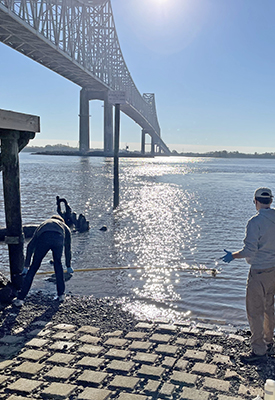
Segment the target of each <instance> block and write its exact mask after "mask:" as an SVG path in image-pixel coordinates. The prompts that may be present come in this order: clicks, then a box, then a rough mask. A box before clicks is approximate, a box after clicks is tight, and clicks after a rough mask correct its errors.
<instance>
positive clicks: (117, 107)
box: [114, 104, 120, 208]
mask: <svg viewBox="0 0 275 400" xmlns="http://www.w3.org/2000/svg"><path fill="white" fill-rule="evenodd" d="M119 126H120V104H116V105H115V148H114V208H117V207H118V205H119V169H118V153H119Z"/></svg>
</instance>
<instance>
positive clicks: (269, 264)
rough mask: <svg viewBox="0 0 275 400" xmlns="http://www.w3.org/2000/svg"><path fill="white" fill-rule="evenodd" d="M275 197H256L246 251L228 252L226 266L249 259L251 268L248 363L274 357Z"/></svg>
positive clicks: (262, 192) (265, 192)
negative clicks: (238, 260) (240, 259)
mask: <svg viewBox="0 0 275 400" xmlns="http://www.w3.org/2000/svg"><path fill="white" fill-rule="evenodd" d="M272 199H273V195H272V192H271V190H270V189H268V188H263V187H262V188H259V189H257V190H256V191H255V193H254V200H253V202H254V204H255V206H256V210H257V214H256V215H254V216H253V217H252V218H251V219H250V220H249V221H248V223H247V226H246V235H245V238H244V247H243V248H242V249H241V250H239V251H236V252H233V253H232V252H230V251H227V250H225V252H226V255H225V256H224V257H222V260H223V261H224V262H227V263H229V262H231V261H232V260H234V259H236V258H245V259H246V261H247V262H248V264H250V271H249V275H248V280H247V286H246V312H247V319H248V322H249V325H250V330H251V347H252V351H251V352H250V353H249V354H246V355H242V356H241V360H242V362H244V363H253V362H257V361H265V360H266V357H267V355H268V354H274V348H273V332H274V326H275V318H274V295H275V209H274V208H270V205H271V203H272Z"/></svg>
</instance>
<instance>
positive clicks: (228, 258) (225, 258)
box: [221, 249, 234, 263]
mask: <svg viewBox="0 0 275 400" xmlns="http://www.w3.org/2000/svg"><path fill="white" fill-rule="evenodd" d="M224 251H225V252H226V255H225V256H223V257H222V258H221V259H222V260H223V262H226V263H230V262H231V261H232V260H234V257H233V256H232V253H231V251H227V250H225V249H224Z"/></svg>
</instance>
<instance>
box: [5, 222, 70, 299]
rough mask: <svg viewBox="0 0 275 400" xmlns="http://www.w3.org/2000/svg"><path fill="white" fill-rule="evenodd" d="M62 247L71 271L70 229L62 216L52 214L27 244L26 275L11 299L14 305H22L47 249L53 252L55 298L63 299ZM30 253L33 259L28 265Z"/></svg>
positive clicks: (68, 269)
mask: <svg viewBox="0 0 275 400" xmlns="http://www.w3.org/2000/svg"><path fill="white" fill-rule="evenodd" d="M63 247H64V248H65V263H66V267H67V271H68V272H73V269H72V268H71V231H70V229H69V228H68V226H67V225H66V224H65V222H64V219H63V218H62V217H60V216H59V215H53V216H52V217H51V218H50V219H47V220H46V221H44V222H43V223H42V224H41V225H40V226H39V227H38V228H37V229H36V231H35V232H34V235H33V237H32V239H31V241H30V242H29V244H28V246H27V254H26V260H25V268H24V271H23V274H26V277H25V279H24V282H23V286H22V289H21V290H20V292H19V293H18V296H17V299H15V300H14V301H13V303H14V305H16V306H17V307H20V306H22V305H23V303H24V301H23V300H24V299H25V297H26V296H27V294H28V292H29V290H30V288H31V285H32V281H33V278H34V276H35V274H36V272H37V271H38V269H39V267H40V265H41V262H42V260H43V258H44V257H45V256H46V254H47V253H48V251H49V250H51V251H52V254H53V262H54V272H55V276H56V286H57V299H59V301H63V300H64V292H65V283H64V274H63V268H62V262H61V258H62V253H63ZM32 255H33V259H32V263H31V265H30V262H31V258H32Z"/></svg>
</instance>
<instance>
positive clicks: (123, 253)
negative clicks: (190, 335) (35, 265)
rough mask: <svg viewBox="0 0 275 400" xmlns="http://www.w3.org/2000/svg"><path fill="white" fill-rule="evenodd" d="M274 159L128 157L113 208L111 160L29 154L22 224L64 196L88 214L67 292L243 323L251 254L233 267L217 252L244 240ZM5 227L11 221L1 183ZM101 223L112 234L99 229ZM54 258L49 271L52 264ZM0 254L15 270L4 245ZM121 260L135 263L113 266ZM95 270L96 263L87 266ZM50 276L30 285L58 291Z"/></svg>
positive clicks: (140, 310)
mask: <svg viewBox="0 0 275 400" xmlns="http://www.w3.org/2000/svg"><path fill="white" fill-rule="evenodd" d="M274 164H275V161H273V160H268V159H265V160H259V159H214V158H185V157H181V158H179V157H170V158H166V157H159V158H155V159H138V158H136V159H135V158H121V159H120V206H119V208H118V209H117V210H116V211H115V212H114V211H113V209H112V202H113V194H112V190H113V162H112V159H109V158H106V159H105V158H97V157H89V158H88V157H87V158H86V157H67V156H39V155H31V154H28V153H22V154H20V177H21V178H20V179H21V202H22V216H23V224H28V223H30V224H32V223H40V222H42V221H43V220H44V219H46V218H48V217H49V216H51V215H52V214H54V213H56V196H57V195H59V196H60V197H65V198H66V199H67V200H68V201H69V203H70V205H71V207H72V209H73V211H75V212H77V214H79V213H84V214H85V216H86V218H87V219H88V220H89V221H90V227H91V229H90V230H89V232H86V233H82V234H79V233H73V236H72V252H73V258H72V266H73V267H74V268H75V269H81V270H82V271H79V272H77V271H76V272H75V274H74V275H73V277H72V278H71V279H70V280H69V281H68V282H66V291H67V293H71V294H76V295H91V296H95V297H105V296H107V297H116V298H120V299H121V301H122V302H123V304H124V307H125V308H126V309H128V310H130V311H132V312H134V313H135V314H136V315H137V316H138V317H146V316H147V317H150V318H151V317H153V318H159V319H163V318H167V319H168V320H170V321H175V320H180V319H187V318H191V319H195V320H203V321H207V322H214V323H217V324H224V323H226V324H232V325H233V326H239V327H243V326H246V325H247V322H246V315H245V285H246V276H247V272H248V265H247V264H246V263H245V261H244V260H238V261H233V262H232V263H230V264H229V265H227V264H226V265H225V264H224V263H222V262H221V261H220V260H219V257H221V256H222V255H223V254H224V252H223V249H224V248H226V249H228V250H238V249H240V248H241V247H242V240H243V236H244V231H245V225H246V222H247V220H248V219H249V218H250V217H251V216H252V215H253V214H254V213H255V209H254V205H253V203H252V200H253V193H254V190H255V189H256V188H257V187H259V186H268V187H271V188H272V189H273V191H275V169H274ZM0 225H1V226H4V225H5V215H4V204H3V194H2V188H1V193H0ZM103 225H106V226H107V228H108V230H107V231H106V232H102V231H100V228H101V227H102V226H103ZM50 259H51V257H50V255H48V256H47V258H46V259H45V260H44V261H43V264H42V266H41V271H51V270H52V266H51V265H50V263H49V261H50ZM0 261H1V264H0V270H1V271H2V272H4V273H5V274H6V275H7V276H8V275H9V266H8V265H9V264H8V251H7V246H6V245H5V244H3V243H0ZM120 266H121V267H130V268H129V269H121V270H117V269H115V270H113V271H112V270H110V267H120ZM133 267H138V269H134V268H133ZM91 268H94V269H98V271H83V269H84V270H85V269H91ZM104 268H107V269H106V270H104ZM214 268H215V269H216V270H217V271H218V273H217V275H216V276H213V275H212V273H211V271H212V269H214ZM50 277H51V275H37V276H36V277H35V280H34V285H33V287H32V290H42V291H47V292H51V293H55V284H54V282H52V279H49V278H50Z"/></svg>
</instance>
